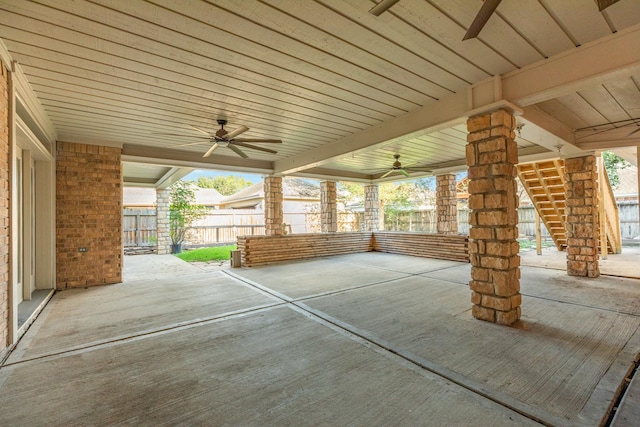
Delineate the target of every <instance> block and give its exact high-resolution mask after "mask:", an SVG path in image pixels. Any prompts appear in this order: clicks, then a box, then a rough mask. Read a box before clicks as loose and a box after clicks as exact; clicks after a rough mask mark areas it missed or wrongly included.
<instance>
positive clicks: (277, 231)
mask: <svg viewBox="0 0 640 427" xmlns="http://www.w3.org/2000/svg"><path fill="white" fill-rule="evenodd" d="M264 225H265V234H266V235H267V236H281V235H283V234H284V229H283V227H284V218H283V212H282V178H281V177H279V176H267V177H265V178H264Z"/></svg>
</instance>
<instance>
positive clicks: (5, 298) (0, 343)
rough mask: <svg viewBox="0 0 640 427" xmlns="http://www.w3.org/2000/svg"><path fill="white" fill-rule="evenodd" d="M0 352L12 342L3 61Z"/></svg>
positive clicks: (0, 104)
mask: <svg viewBox="0 0 640 427" xmlns="http://www.w3.org/2000/svg"><path fill="white" fill-rule="evenodd" d="M0 69H1V71H0V74H1V77H0V352H1V351H2V350H3V349H4V348H6V347H7V346H8V345H9V327H10V324H11V323H10V322H9V222H10V218H9V84H8V80H9V71H8V70H7V69H6V68H5V67H4V65H3V64H2V63H0Z"/></svg>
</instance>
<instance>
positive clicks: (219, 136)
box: [165, 119, 282, 159]
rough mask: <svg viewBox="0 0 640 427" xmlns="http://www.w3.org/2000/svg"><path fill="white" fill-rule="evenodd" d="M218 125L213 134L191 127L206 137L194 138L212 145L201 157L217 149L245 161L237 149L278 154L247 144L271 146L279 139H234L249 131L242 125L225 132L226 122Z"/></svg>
mask: <svg viewBox="0 0 640 427" xmlns="http://www.w3.org/2000/svg"><path fill="white" fill-rule="evenodd" d="M217 121H218V124H219V125H220V129H218V130H217V131H216V132H215V133H213V132H207V131H206V130H204V129H200V128H197V127H195V126H191V127H192V128H194V129H195V130H197V131H198V132H200V133H203V134H205V135H207V136H195V137H194V138H204V139H207V140H208V141H209V142H211V143H212V145H211V147H210V148H209V149H208V150H207V152H206V153H204V155H203V156H202V157H209V156H211V154H213V152H214V151H215V150H216V149H217V148H218V147H226V148H229V149H231V150H232V151H233V152H234V153H236V154H237V155H238V156H240V157H242V158H244V159H247V158H249V156H247V154H246V153H245V152H244V151H242V150H241V149H240V148H239V147H243V148H250V149H252V150H259V151H264V152H265V153H271V154H277V153H278V152H277V151H275V150H270V149H268V148H264V147H259V146H257V145H253V144H247V143H248V142H259V143H271V144H281V143H282V141H281V140H279V139H260V138H236V137H237V136H238V135H240V134H242V133H244V132H246V131H248V130H249V128H248V127H246V126H244V125H242V126H240V127H238V128H236V129H234V130H233V131H231V132H227V130H226V129H225V128H224V126H225V125H226V124H227V120H225V119H218V120H217ZM165 135H173V136H184V135H176V134H165ZM195 144H202V142H196V143H193V144H183V145H179V147H184V146H186V145H195Z"/></svg>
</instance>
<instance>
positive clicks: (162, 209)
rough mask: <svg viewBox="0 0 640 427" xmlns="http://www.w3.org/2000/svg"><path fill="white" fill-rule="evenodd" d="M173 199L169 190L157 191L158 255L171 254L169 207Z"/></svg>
mask: <svg viewBox="0 0 640 427" xmlns="http://www.w3.org/2000/svg"><path fill="white" fill-rule="evenodd" d="M170 205H171V197H170V191H169V189H164V190H161V189H156V253H157V254H158V255H166V254H169V253H171V235H170V229H169V227H170V225H169V206H170Z"/></svg>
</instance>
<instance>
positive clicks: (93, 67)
mask: <svg viewBox="0 0 640 427" xmlns="http://www.w3.org/2000/svg"><path fill="white" fill-rule="evenodd" d="M376 3H377V2H376V1H371V0H260V1H257V0H256V1H253V0H251V1H248V0H215V1H200V0H185V1H180V2H176V1H175V0H149V1H139V0H131V1H120V0H91V1H84V0H77V1H71V0H35V1H24V0H0V39H2V41H3V42H4V44H5V45H6V47H7V50H8V51H9V53H10V55H11V57H12V58H13V59H14V60H16V61H17V62H18V63H19V64H20V67H21V69H22V71H23V72H24V74H25V75H26V77H27V78H28V80H29V82H30V83H31V86H32V88H33V90H34V91H35V93H36V95H37V97H38V99H39V101H40V102H41V104H42V106H43V108H44V110H45V111H46V114H47V115H48V116H49V118H50V119H51V122H52V123H53V126H54V128H55V132H56V137H57V140H58V141H70V142H89V143H104V144H117V145H122V146H123V150H124V153H125V154H127V153H131V154H130V155H129V156H128V157H127V158H128V159H130V160H135V159H139V161H149V159H156V160H154V161H153V162H154V163H163V164H166V165H167V166H172V165H180V166H193V167H200V168H202V167H211V168H214V169H215V168H217V169H229V170H244V171H253V172H262V173H269V172H271V171H272V170H274V164H275V162H277V161H280V162H284V161H287V160H288V159H295V158H297V156H301V155H303V154H304V153H306V152H310V151H311V150H318V149H320V148H322V147H324V146H326V145H327V144H330V143H332V142H334V141H338V140H341V139H342V138H345V137H347V136H349V135H352V134H357V133H358V132H362V131H364V130H367V129H371V128H373V127H376V126H378V127H382V126H387V125H389V124H390V123H392V122H393V120H394V119H395V118H397V117H400V116H403V115H404V114H406V113H408V112H411V111H413V110H415V109H417V108H421V107H424V106H428V105H437V103H438V102H441V100H443V99H446V98H448V97H451V96H453V95H455V94H456V93H459V92H461V91H464V90H467V88H469V87H470V86H472V85H474V84H477V83H479V82H482V81H485V80H486V79H488V78H491V77H493V76H497V75H503V74H505V73H509V72H512V71H514V70H519V69H523V68H525V67H527V66H530V65H531V64H536V63H540V62H544V61H545V60H546V58H549V57H553V56H554V55H561V54H563V53H566V52H572V51H575V50H576V49H580V46H582V45H585V44H588V43H590V42H594V41H596V40H599V39H606V38H607V37H611V35H612V34H615V33H617V32H619V31H622V30H624V29H626V28H631V27H633V26H637V25H638V24H639V23H640V1H636V0H620V1H619V2H618V3H616V4H614V5H612V6H611V7H609V8H608V9H606V10H605V11H604V12H602V13H600V12H599V11H598V8H597V6H596V5H595V3H594V2H593V1H590V0H518V1H512V0H507V1H503V2H502V3H501V4H500V5H499V7H498V9H497V10H496V12H495V13H494V14H493V15H492V17H491V18H490V19H489V21H488V22H487V24H486V26H485V27H484V29H483V30H482V31H481V33H480V35H479V37H478V38H476V39H471V40H467V41H464V42H463V41H462V38H463V36H464V34H465V32H466V30H467V28H468V27H469V25H470V24H471V22H472V21H473V19H474V17H475V15H476V14H477V12H478V11H479V9H480V7H481V5H482V0H426V1H425V0H400V1H399V2H398V3H397V4H395V5H394V6H393V7H392V8H391V9H389V10H388V11H386V12H384V13H383V14H382V15H380V16H379V17H376V16H373V15H372V14H370V13H368V11H369V9H371V7H372V6H374V5H375V4H376ZM632 48H634V49H637V46H633V47H632ZM639 87H640V73H638V72H637V70H636V72H635V74H634V73H630V74H628V75H625V76H621V78H619V79H616V80H614V81H610V82H607V83H606V84H602V85H599V86H596V87H592V88H588V89H586V90H580V91H578V92H574V93H571V94H568V95H566V94H565V95H562V96H559V97H557V98H554V99H548V100H544V102H542V103H540V104H539V105H538V107H539V108H540V109H541V110H542V111H543V112H544V113H546V114H548V115H550V116H552V117H553V118H554V119H555V120H557V121H559V122H561V123H562V124H563V125H564V126H566V127H567V128H569V129H570V130H572V131H573V130H576V129H581V132H585V129H587V130H588V129H589V126H595V125H604V124H609V125H608V128H607V129H609V130H610V129H613V128H617V127H619V126H621V124H624V125H625V126H626V129H628V130H629V131H631V130H634V129H635V128H636V127H637V126H638V125H637V123H638V118H639V117H640V90H639ZM220 118H224V119H227V120H228V125H227V129H228V130H233V129H235V128H237V127H238V126H241V125H246V126H248V127H249V128H250V130H249V131H247V132H245V133H244V134H242V136H243V137H247V138H276V139H281V140H282V141H283V144H281V145H280V144H279V145H275V144H270V145H267V144H263V146H264V147H267V148H275V149H276V150H277V151H278V153H277V154H275V155H274V154H270V153H265V152H262V151H257V150H250V149H247V150H245V151H246V152H247V154H249V156H250V159H246V160H245V159H241V158H239V157H238V156H237V155H236V154H235V153H234V152H233V151H231V150H229V149H227V148H219V149H218V150H216V152H215V153H214V155H213V156H212V157H210V158H207V159H202V158H201V154H202V153H204V152H205V151H207V149H208V148H209V146H210V142H208V141H206V140H201V139H197V138H196V137H197V136H201V135H202V134H200V133H199V132H198V131H197V130H195V129H193V127H194V126H195V127H198V128H202V129H207V130H211V131H212V132H215V130H217V129H218V124H217V123H216V120H217V119H220ZM631 119H633V120H631ZM611 123H614V124H611ZM616 123H618V124H616ZM602 129H603V128H602V127H598V128H597V129H596V130H597V131H600V130H602ZM605 130H606V129H605ZM592 131H594V130H593V129H591V130H588V132H592ZM164 134H180V135H183V136H168V135H164ZM639 136H640V135H639ZM465 141H466V132H465V127H464V125H461V124H460V123H456V124H453V125H452V126H450V127H448V128H446V129H438V130H437V131H436V132H431V131H429V132H427V131H425V132H424V133H423V134H420V133H415V132H414V133H412V134H411V135H408V136H403V137H398V138H393V139H391V140H386V141H383V142H375V143H372V144H371V145H369V146H367V147H365V148H364V149H361V150H357V151H355V152H351V153H348V155H343V156H328V157H327V158H325V159H323V158H320V159H319V161H318V162H315V163H314V164H313V165H311V164H310V165H309V168H311V169H309V170H307V171H306V173H307V174H315V175H322V176H327V177H336V178H350V179H359V180H369V179H375V178H376V176H379V175H380V174H381V173H382V172H383V171H384V169H385V168H388V167H389V166H390V165H391V164H392V162H393V155H394V154H400V155H401V161H402V162H403V164H404V165H409V164H411V165H414V166H424V167H425V169H427V168H430V169H433V170H436V169H443V170H444V169H446V167H455V166H458V167H461V168H463V167H464V166H463V165H464V145H465ZM193 143H197V144H193ZM518 143H519V145H520V146H521V147H523V148H526V147H529V148H531V147H532V146H534V143H533V142H531V141H527V140H525V139H524V138H518ZM194 159H197V161H194ZM135 169H136V168H135V167H131V168H129V170H130V171H132V173H133V171H134V170H135ZM141 171H142V172H143V173H142V174H143V175H145V177H146V179H148V176H146V175H148V171H146V170H145V169H144V168H142V169H141ZM145 171H146V172H145ZM304 173H305V170H304V168H302V169H300V170H299V171H298V174H304ZM376 173H378V175H376Z"/></svg>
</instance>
